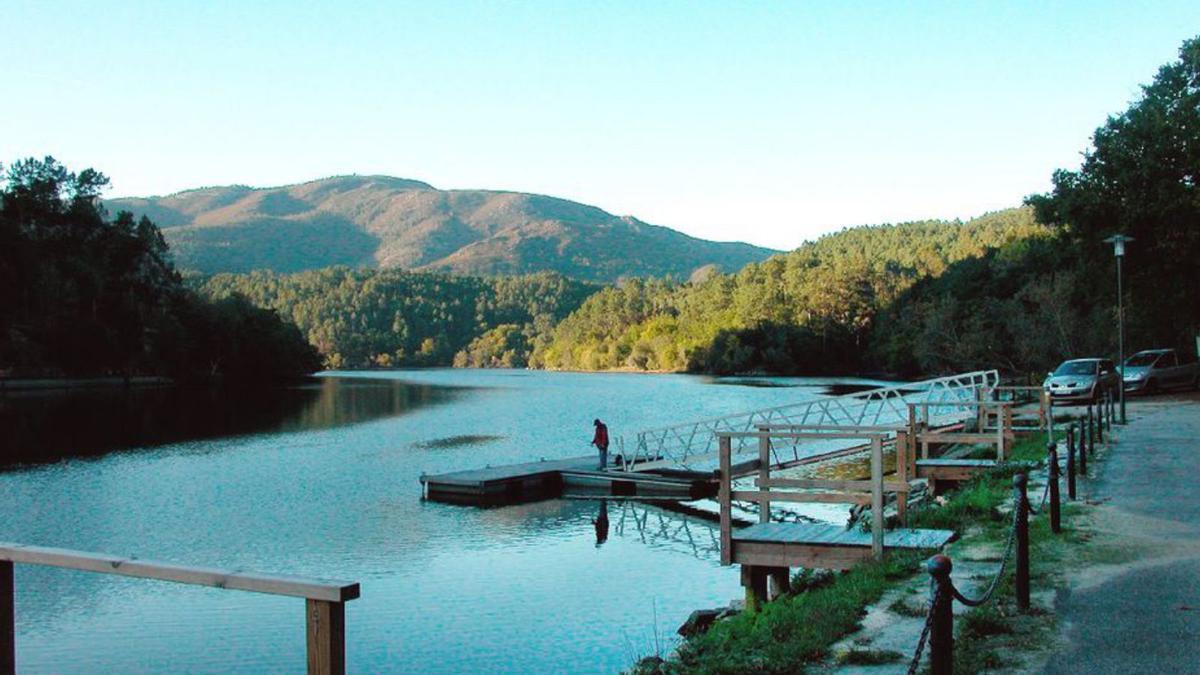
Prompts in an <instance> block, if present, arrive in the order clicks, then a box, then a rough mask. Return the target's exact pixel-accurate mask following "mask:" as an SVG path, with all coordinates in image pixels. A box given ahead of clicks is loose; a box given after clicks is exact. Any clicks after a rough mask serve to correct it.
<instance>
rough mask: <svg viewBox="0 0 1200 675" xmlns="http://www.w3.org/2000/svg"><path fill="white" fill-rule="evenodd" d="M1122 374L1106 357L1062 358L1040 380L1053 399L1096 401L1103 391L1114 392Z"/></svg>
mask: <svg viewBox="0 0 1200 675" xmlns="http://www.w3.org/2000/svg"><path fill="white" fill-rule="evenodd" d="M1120 386H1121V377H1120V375H1118V374H1117V369H1116V367H1115V366H1114V365H1113V362H1112V361H1111V360H1109V359H1071V360H1070V361H1063V362H1062V363H1061V364H1060V365H1059V366H1058V368H1056V369H1055V370H1054V372H1051V373H1048V375H1047V377H1046V381H1045V382H1043V383H1042V388H1044V389H1045V390H1046V391H1047V392H1048V393H1049V394H1050V399H1051V400H1052V401H1095V400H1097V399H1099V398H1100V397H1101V396H1103V395H1104V393H1105V392H1108V393H1110V394H1113V395H1116V393H1117V388H1118V387H1120Z"/></svg>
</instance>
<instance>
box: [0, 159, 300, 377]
mask: <svg viewBox="0 0 1200 675" xmlns="http://www.w3.org/2000/svg"><path fill="white" fill-rule="evenodd" d="M107 184H108V179H107V178H105V177H104V175H103V174H101V173H99V172H97V171H94V170H92V169H86V170H84V171H81V172H79V173H78V174H76V173H72V172H70V171H68V170H67V168H66V167H64V166H62V165H61V164H59V163H58V162H56V161H55V160H54V159H53V158H50V157H47V158H46V159H44V160H40V161H39V160H35V159H25V160H20V161H17V162H15V163H14V164H13V165H12V166H11V167H10V168H9V169H8V172H7V174H6V175H5V177H4V179H3V181H2V182H0V289H3V290H2V291H0V376H15V377H23V376H34V377H46V376H62V375H140V374H154V375H171V376H175V377H179V378H190V377H206V378H207V377H212V376H222V377H233V378H251V377H253V378H277V377H289V376H294V375H300V374H304V373H310V372H312V371H314V370H316V369H317V368H318V367H319V366H320V363H321V362H320V358H319V356H318V355H317V353H316V351H315V350H314V349H312V347H310V346H309V345H308V344H307V343H305V341H304V339H303V337H302V336H301V335H300V334H299V333H298V332H297V331H296V328H295V326H292V325H290V324H287V323H285V322H283V321H281V320H280V319H279V317H278V316H276V315H275V314H274V313H272V312H269V311H266V310H263V309H259V308H257V307H254V306H253V305H251V304H250V303H248V302H246V300H245V299H244V298H241V297H237V296H231V297H228V298H225V299H223V300H222V301H220V302H215V303H212V302H207V301H205V300H203V299H201V298H200V297H198V296H197V295H196V294H194V293H192V292H191V291H189V290H187V289H186V288H184V286H183V284H182V282H181V280H180V277H179V275H178V274H177V273H176V271H175V268H174V266H173V265H172V263H171V260H170V256H169V252H168V249H167V245H166V243H165V242H164V241H163V238H162V235H161V234H160V233H159V230H158V228H157V227H156V226H155V225H154V223H152V222H151V221H150V220H149V219H147V218H145V217H142V218H141V219H140V220H136V221H135V219H134V218H133V216H132V215H131V214H129V213H119V214H117V216H116V218H114V219H112V220H109V219H108V217H107V214H106V213H105V212H104V210H103V209H102V208H101V207H100V201H99V194H100V191H101V190H102V189H103V188H104V187H105V186H106V185H107Z"/></svg>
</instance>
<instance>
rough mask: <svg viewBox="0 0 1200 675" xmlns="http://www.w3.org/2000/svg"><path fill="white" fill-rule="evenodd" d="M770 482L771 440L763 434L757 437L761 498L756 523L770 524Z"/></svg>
mask: <svg viewBox="0 0 1200 675" xmlns="http://www.w3.org/2000/svg"><path fill="white" fill-rule="evenodd" d="M770 480H771V439H770V438H769V437H768V436H767V435H766V434H765V433H764V434H763V435H761V436H759V437H758V489H759V490H761V491H762V493H763V498H762V500H760V501H759V502H758V522H760V523H769V522H771V500H770V499H769V497H768V496H769V495H770V488H769V487H768V486H767V482H768V481H770Z"/></svg>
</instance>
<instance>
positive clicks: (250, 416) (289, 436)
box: [0, 370, 848, 673]
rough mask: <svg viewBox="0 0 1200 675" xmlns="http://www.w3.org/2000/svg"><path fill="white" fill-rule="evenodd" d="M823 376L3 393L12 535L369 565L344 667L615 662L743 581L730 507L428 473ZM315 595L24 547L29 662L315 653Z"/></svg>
mask: <svg viewBox="0 0 1200 675" xmlns="http://www.w3.org/2000/svg"><path fill="white" fill-rule="evenodd" d="M839 382H840V383H842V384H845V383H847V382H848V381H844V380H843V381H839ZM829 383H830V381H823V382H817V381H814V380H804V379H794V378H778V379H776V378H754V379H752V380H737V379H725V380H713V379H710V378H702V377H691V376H682V375H632V374H630V375H625V374H621V375H615V374H614V375H609V374H574V373H541V372H526V371H464V370H432V371H397V372H372V373H332V374H329V375H328V376H327V377H323V378H321V379H320V380H319V381H317V382H316V383H315V384H312V385H307V386H304V387H298V388H294V389H290V390H287V391H285V392H280V391H279V390H263V391H256V390H248V391H241V392H235V393H230V392H213V391H209V390H178V389H159V390H137V391H131V392H122V391H93V392H85V393H76V394H70V395H64V394H53V395H52V394H37V395H30V396H24V395H22V396H11V395H10V396H8V397H0V423H2V424H3V425H4V428H5V429H6V434H5V436H4V438H3V440H2V441H0V443H2V445H0V451H2V453H3V454H0V457H2V458H3V460H2V462H3V464H5V465H6V466H7V467H8V468H6V469H3V470H2V471H0V497H2V498H3V503H4V504H5V505H6V513H5V517H4V518H3V519H2V520H0V540H7V541H16V542H22V543H29V544H40V545H47V546H59V547H64V548H76V549H83V550H92V551H101V552H107V553H113V554H123V555H125V554H132V555H137V556H139V557H144V558H154V559H158V560H166V561H172V562H180V563H190V564H196V565H206V566H227V567H240V568H247V569H253V570H256V571H262V572H280V573H289V574H302V575H312V576H320V577H330V578H339V579H348V580H357V581H360V582H361V583H362V598H360V599H359V600H355V601H353V602H351V603H349V604H348V605H347V610H346V625H347V629H346V633H347V636H346V642H347V644H346V651H347V661H348V667H349V669H350V670H351V671H353V672H464V671H466V672H478V671H489V672H530V671H538V672H615V671H619V670H621V669H623V668H626V667H628V666H629V665H630V664H631V663H632V662H633V660H634V659H635V658H636V657H638V656H643V655H646V654H650V653H654V651H655V650H656V643H657V644H658V645H660V646H661V648H662V649H664V650H665V649H669V648H670V646H671V645H672V644H673V638H674V630H675V628H676V627H677V626H678V625H679V624H680V623H681V622H682V621H683V619H684V618H686V616H687V614H688V613H689V612H690V611H691V610H693V609H696V608H699V607H709V606H717V605H720V604H724V603H726V602H727V601H728V600H729V599H731V598H734V597H738V596H739V595H740V588H739V586H738V579H737V571H736V569H735V568H722V567H720V566H719V565H718V562H717V558H718V555H717V554H718V550H717V543H716V537H715V532H714V531H713V526H712V525H711V524H710V523H708V522H707V521H704V520H696V519H689V518H685V517H682V516H679V515H675V514H671V513H668V512H665V511H661V510H659V509H656V508H654V507H650V506H645V505H641V504H634V503H613V504H612V505H611V506H610V512H609V517H610V520H611V523H612V530H611V532H610V534H609V538H608V540H607V541H606V542H605V543H603V544H601V545H597V543H596V536H595V531H594V529H593V526H592V522H591V519H592V518H594V517H595V516H596V513H597V510H598V508H599V503H598V502H596V501H589V500H572V499H565V500H552V501H546V502H540V503H535V504H527V505H519V506H508V507H503V508H497V509H487V510H484V509H475V508H469V507H456V506H448V505H441V504H434V503H427V502H423V501H422V500H421V498H420V497H421V488H420V484H419V481H418V477H419V476H420V474H421V473H422V472H429V473H436V472H443V471H450V470H455V469H465V468H473V467H478V466H481V465H483V464H500V463H508V462H517V461H528V460H530V459H533V458H537V457H547V458H554V457H567V456H574V455H580V454H586V453H588V452H589V451H590V446H588V441H590V440H591V432H592V428H591V420H592V419H593V418H594V417H600V418H602V419H604V420H606V421H607V422H609V425H610V428H611V431H612V433H613V434H614V435H619V434H621V433H623V432H632V431H633V430H636V429H639V428H644V427H647V426H658V425H664V424H671V423H676V422H680V421H687V420H691V419H695V418H704V417H711V416H715V415H720V414H726V413H730V412H737V411H741V410H749V409H754V408H760V407H766V406H773V405H782V404H786V403H791V402H796V401H800V400H804V399H806V398H810V397H812V396H814V395H819V394H823V393H826V391H827V389H826V387H825V386H824V385H825V384H829ZM714 384H721V385H723V386H714ZM303 605H304V603H303V601H302V600H300V599H296V598H278V597H273V596H266V595H257V594H251V593H242V592H235V591H219V590H213V589H203V588H198V587H190V586H181V585H175V584H168V583H164V582H149V581H145V580H133V579H122V578H119V577H111V576H104V575H97V574H88V573H83V572H70V571H63V570H53V569H48V568H34V567H29V566H18V567H17V633H18V635H17V659H18V666H19V667H20V669H21V671H22V672H29V673H33V672H100V671H108V672H126V673H131V672H162V671H187V672H230V671H238V672H294V671H302V670H303V668H304V611H303V609H304V608H303Z"/></svg>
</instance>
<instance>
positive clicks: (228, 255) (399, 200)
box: [108, 176, 774, 282]
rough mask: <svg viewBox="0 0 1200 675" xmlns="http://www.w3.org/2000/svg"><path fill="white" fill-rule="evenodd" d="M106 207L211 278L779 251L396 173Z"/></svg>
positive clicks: (572, 264)
mask: <svg viewBox="0 0 1200 675" xmlns="http://www.w3.org/2000/svg"><path fill="white" fill-rule="evenodd" d="M108 204H109V208H111V209H113V210H118V209H120V210H127V211H131V212H133V213H135V214H145V215H148V216H149V217H151V218H153V219H155V220H156V221H158V222H159V223H161V224H162V225H163V228H164V234H165V236H166V238H167V241H168V242H170V244H171V248H172V249H173V251H174V253H175V256H176V260H177V261H178V263H179V265H180V267H181V268H183V269H188V270H196V271H199V272H202V273H209V274H211V273H218V272H249V271H252V270H260V269H266V270H274V271H276V272H298V271H303V270H312V269H318V268H324V267H329V266H333V265H346V266H350V267H373V268H375V267H377V268H384V269H406V270H420V271H434V272H447V273H453V274H468V275H469V274H476V275H478V274H486V275H498V274H530V273H535V272H541V271H553V272H558V273H560V274H564V275H567V276H570V277H572V278H576V279H584V280H590V281H599V282H612V281H616V280H617V279H620V278H622V277H630V276H665V275H674V276H676V277H682V278H687V277H688V276H689V275H690V274H692V272H693V271H694V270H696V269H697V268H701V267H704V266H706V265H715V266H717V267H719V268H720V269H723V270H725V271H735V270H738V269H740V268H741V267H742V266H743V265H745V264H746V263H748V262H752V261H758V260H762V259H764V258H766V257H767V256H769V255H771V254H772V253H774V251H770V250H767V249H763V248H759V247H756V246H751V245H749V244H743V243H736V242H731V243H723V242H713V241H706V240H703V239H696V238H695V237H689V236H687V235H685V234H683V233H681V232H676V231H675V230H671V229H669V228H665V227H660V226H657V225H650V224H648V223H644V222H642V221H640V220H638V219H636V218H632V217H627V216H626V217H618V216H614V215H613V214H611V213H607V212H606V211H603V210H602V209H598V208H596V207H594V206H588V205H586V204H579V203H577V202H572V201H568V200H566V199H557V198H555V197H548V196H544V195H535V194H526V193H521V192H500V191H492V190H438V189H436V188H434V187H432V186H430V185H428V184H426V183H422V182H420V181H414V180H405V179H401V178H393V177H391V176H337V177H333V178H324V179H321V180H315V181H310V182H308V183H302V184H299V185H287V186H283V187H273V188H259V189H255V188H249V187H246V186H241V185H234V186H225V187H211V188H202V189H198V190H188V191H185V192H180V193H177V194H173V195H168V196H166V197H148V198H124V199H114V200H111V201H110V202H109V203H108Z"/></svg>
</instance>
